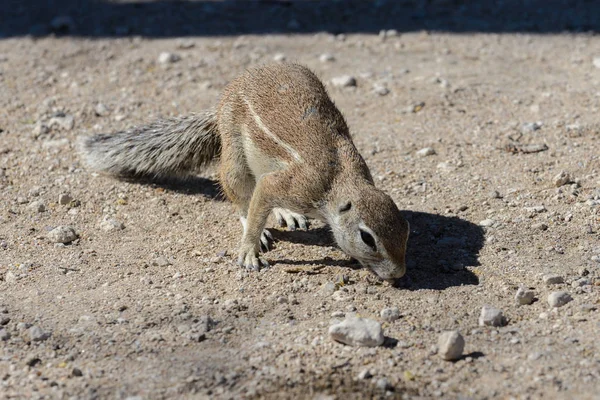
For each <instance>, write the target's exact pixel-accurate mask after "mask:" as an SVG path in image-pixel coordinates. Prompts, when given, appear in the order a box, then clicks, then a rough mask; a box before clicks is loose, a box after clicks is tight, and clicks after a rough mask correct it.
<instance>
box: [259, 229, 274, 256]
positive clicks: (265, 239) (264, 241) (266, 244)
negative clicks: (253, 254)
mask: <svg viewBox="0 0 600 400" xmlns="http://www.w3.org/2000/svg"><path fill="white" fill-rule="evenodd" d="M273 241H274V239H273V235H271V232H269V231H268V230H266V229H263V231H262V234H261V235H260V251H262V252H263V253H266V252H267V251H269V250H271V249H272V248H273Z"/></svg>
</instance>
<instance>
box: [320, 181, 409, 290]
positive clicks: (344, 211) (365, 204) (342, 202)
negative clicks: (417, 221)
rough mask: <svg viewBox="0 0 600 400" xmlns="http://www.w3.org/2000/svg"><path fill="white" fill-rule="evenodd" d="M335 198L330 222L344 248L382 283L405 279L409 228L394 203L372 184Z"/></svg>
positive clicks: (329, 209) (330, 203) (335, 235)
mask: <svg viewBox="0 0 600 400" xmlns="http://www.w3.org/2000/svg"><path fill="white" fill-rule="evenodd" d="M344 192H345V193H344ZM334 197H335V198H333V199H331V201H330V202H329V204H328V214H329V218H328V219H329V224H330V226H331V230H332V232H333V236H334V237H335V240H336V242H337V244H338V245H339V246H340V248H341V249H342V250H343V251H344V252H345V253H346V254H348V255H350V256H351V257H353V258H355V259H357V260H358V261H359V262H360V263H361V264H362V265H363V266H365V267H367V268H370V269H371V270H372V271H373V272H375V273H376V274H377V275H378V276H379V277H380V278H382V279H385V280H393V279H396V278H401V277H402V276H404V274H405V272H406V260H405V256H406V242H407V241H408V234H409V226H408V222H407V221H406V220H405V219H404V217H402V215H401V214H400V210H398V207H397V206H396V204H395V203H394V201H393V200H392V199H391V198H390V197H389V196H388V195H386V194H385V193H384V192H382V191H381V190H379V189H377V188H375V186H373V185H372V184H368V185H366V186H365V187H364V188H362V190H356V188H355V189H354V190H349V191H343V192H342V193H338V194H337V195H336V196H334Z"/></svg>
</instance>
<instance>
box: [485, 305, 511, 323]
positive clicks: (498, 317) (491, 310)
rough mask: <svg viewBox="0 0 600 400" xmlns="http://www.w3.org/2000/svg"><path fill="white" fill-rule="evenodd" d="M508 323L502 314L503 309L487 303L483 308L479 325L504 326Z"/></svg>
mask: <svg viewBox="0 0 600 400" xmlns="http://www.w3.org/2000/svg"><path fill="white" fill-rule="evenodd" d="M504 325H506V318H504V315H503V314H502V311H501V310H499V309H497V308H495V307H492V306H488V305H485V306H483V307H482V308H481V315H480V316H479V326H504Z"/></svg>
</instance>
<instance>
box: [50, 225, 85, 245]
mask: <svg viewBox="0 0 600 400" xmlns="http://www.w3.org/2000/svg"><path fill="white" fill-rule="evenodd" d="M77 238H78V235H77V233H76V232H75V229H73V228H71V227H70V226H57V227H56V228H54V229H52V230H51V231H50V232H48V239H49V240H50V241H51V242H53V243H70V242H72V241H73V240H75V239H77Z"/></svg>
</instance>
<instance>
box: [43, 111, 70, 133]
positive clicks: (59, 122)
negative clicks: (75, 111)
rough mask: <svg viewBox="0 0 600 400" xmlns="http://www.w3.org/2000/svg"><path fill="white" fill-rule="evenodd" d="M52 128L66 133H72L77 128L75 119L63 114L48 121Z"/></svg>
mask: <svg viewBox="0 0 600 400" xmlns="http://www.w3.org/2000/svg"><path fill="white" fill-rule="evenodd" d="M48 126H49V127H50V128H56V127H57V128H59V129H62V130H65V131H70V130H71V129H73V127H74V126H75V118H74V117H73V116H72V115H69V114H61V115H57V116H55V117H52V118H50V120H49V121H48Z"/></svg>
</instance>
